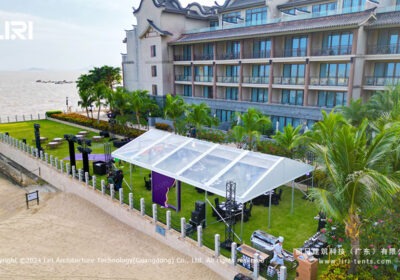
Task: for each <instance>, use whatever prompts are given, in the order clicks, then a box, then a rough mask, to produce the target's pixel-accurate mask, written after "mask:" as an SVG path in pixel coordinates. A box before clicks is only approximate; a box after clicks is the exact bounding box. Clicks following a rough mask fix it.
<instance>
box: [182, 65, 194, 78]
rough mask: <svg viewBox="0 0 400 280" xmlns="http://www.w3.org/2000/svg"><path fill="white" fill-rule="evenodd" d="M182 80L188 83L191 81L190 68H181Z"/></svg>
mask: <svg viewBox="0 0 400 280" xmlns="http://www.w3.org/2000/svg"><path fill="white" fill-rule="evenodd" d="M183 79H184V81H190V80H191V79H192V67H191V66H183Z"/></svg>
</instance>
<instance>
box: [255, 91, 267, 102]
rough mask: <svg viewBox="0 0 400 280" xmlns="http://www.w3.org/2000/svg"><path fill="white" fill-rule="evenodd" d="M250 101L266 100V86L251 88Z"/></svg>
mask: <svg viewBox="0 0 400 280" xmlns="http://www.w3.org/2000/svg"><path fill="white" fill-rule="evenodd" d="M251 102H260V103H267V102H268V89H266V88H252V89H251Z"/></svg>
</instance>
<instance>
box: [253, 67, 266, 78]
mask: <svg viewBox="0 0 400 280" xmlns="http://www.w3.org/2000/svg"><path fill="white" fill-rule="evenodd" d="M252 73H253V77H269V64H259V65H253V71H252Z"/></svg>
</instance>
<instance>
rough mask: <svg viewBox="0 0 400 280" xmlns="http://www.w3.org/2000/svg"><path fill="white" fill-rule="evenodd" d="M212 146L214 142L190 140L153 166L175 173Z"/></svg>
mask: <svg viewBox="0 0 400 280" xmlns="http://www.w3.org/2000/svg"><path fill="white" fill-rule="evenodd" d="M213 146H214V144H210V143H206V142H200V141H191V142H189V143H187V144H186V145H185V146H183V147H181V148H180V149H179V150H177V151H176V152H174V153H173V154H171V155H170V156H169V157H167V158H166V159H164V160H163V161H161V162H160V163H158V164H157V165H155V167H156V168H160V169H164V170H166V171H168V172H173V173H176V172H178V171H180V170H183V169H184V168H185V167H187V166H189V165H190V164H192V163H193V162H195V161H196V160H197V158H199V156H201V155H202V154H203V153H205V152H207V151H208V150H209V149H211V147H213Z"/></svg>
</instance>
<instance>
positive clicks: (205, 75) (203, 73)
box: [194, 65, 214, 82]
mask: <svg viewBox="0 0 400 280" xmlns="http://www.w3.org/2000/svg"><path fill="white" fill-rule="evenodd" d="M194 72H195V76H196V78H195V80H196V81H197V82H212V81H213V78H214V76H213V67H212V66H208V65H204V66H196V67H195V68H194Z"/></svg>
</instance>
